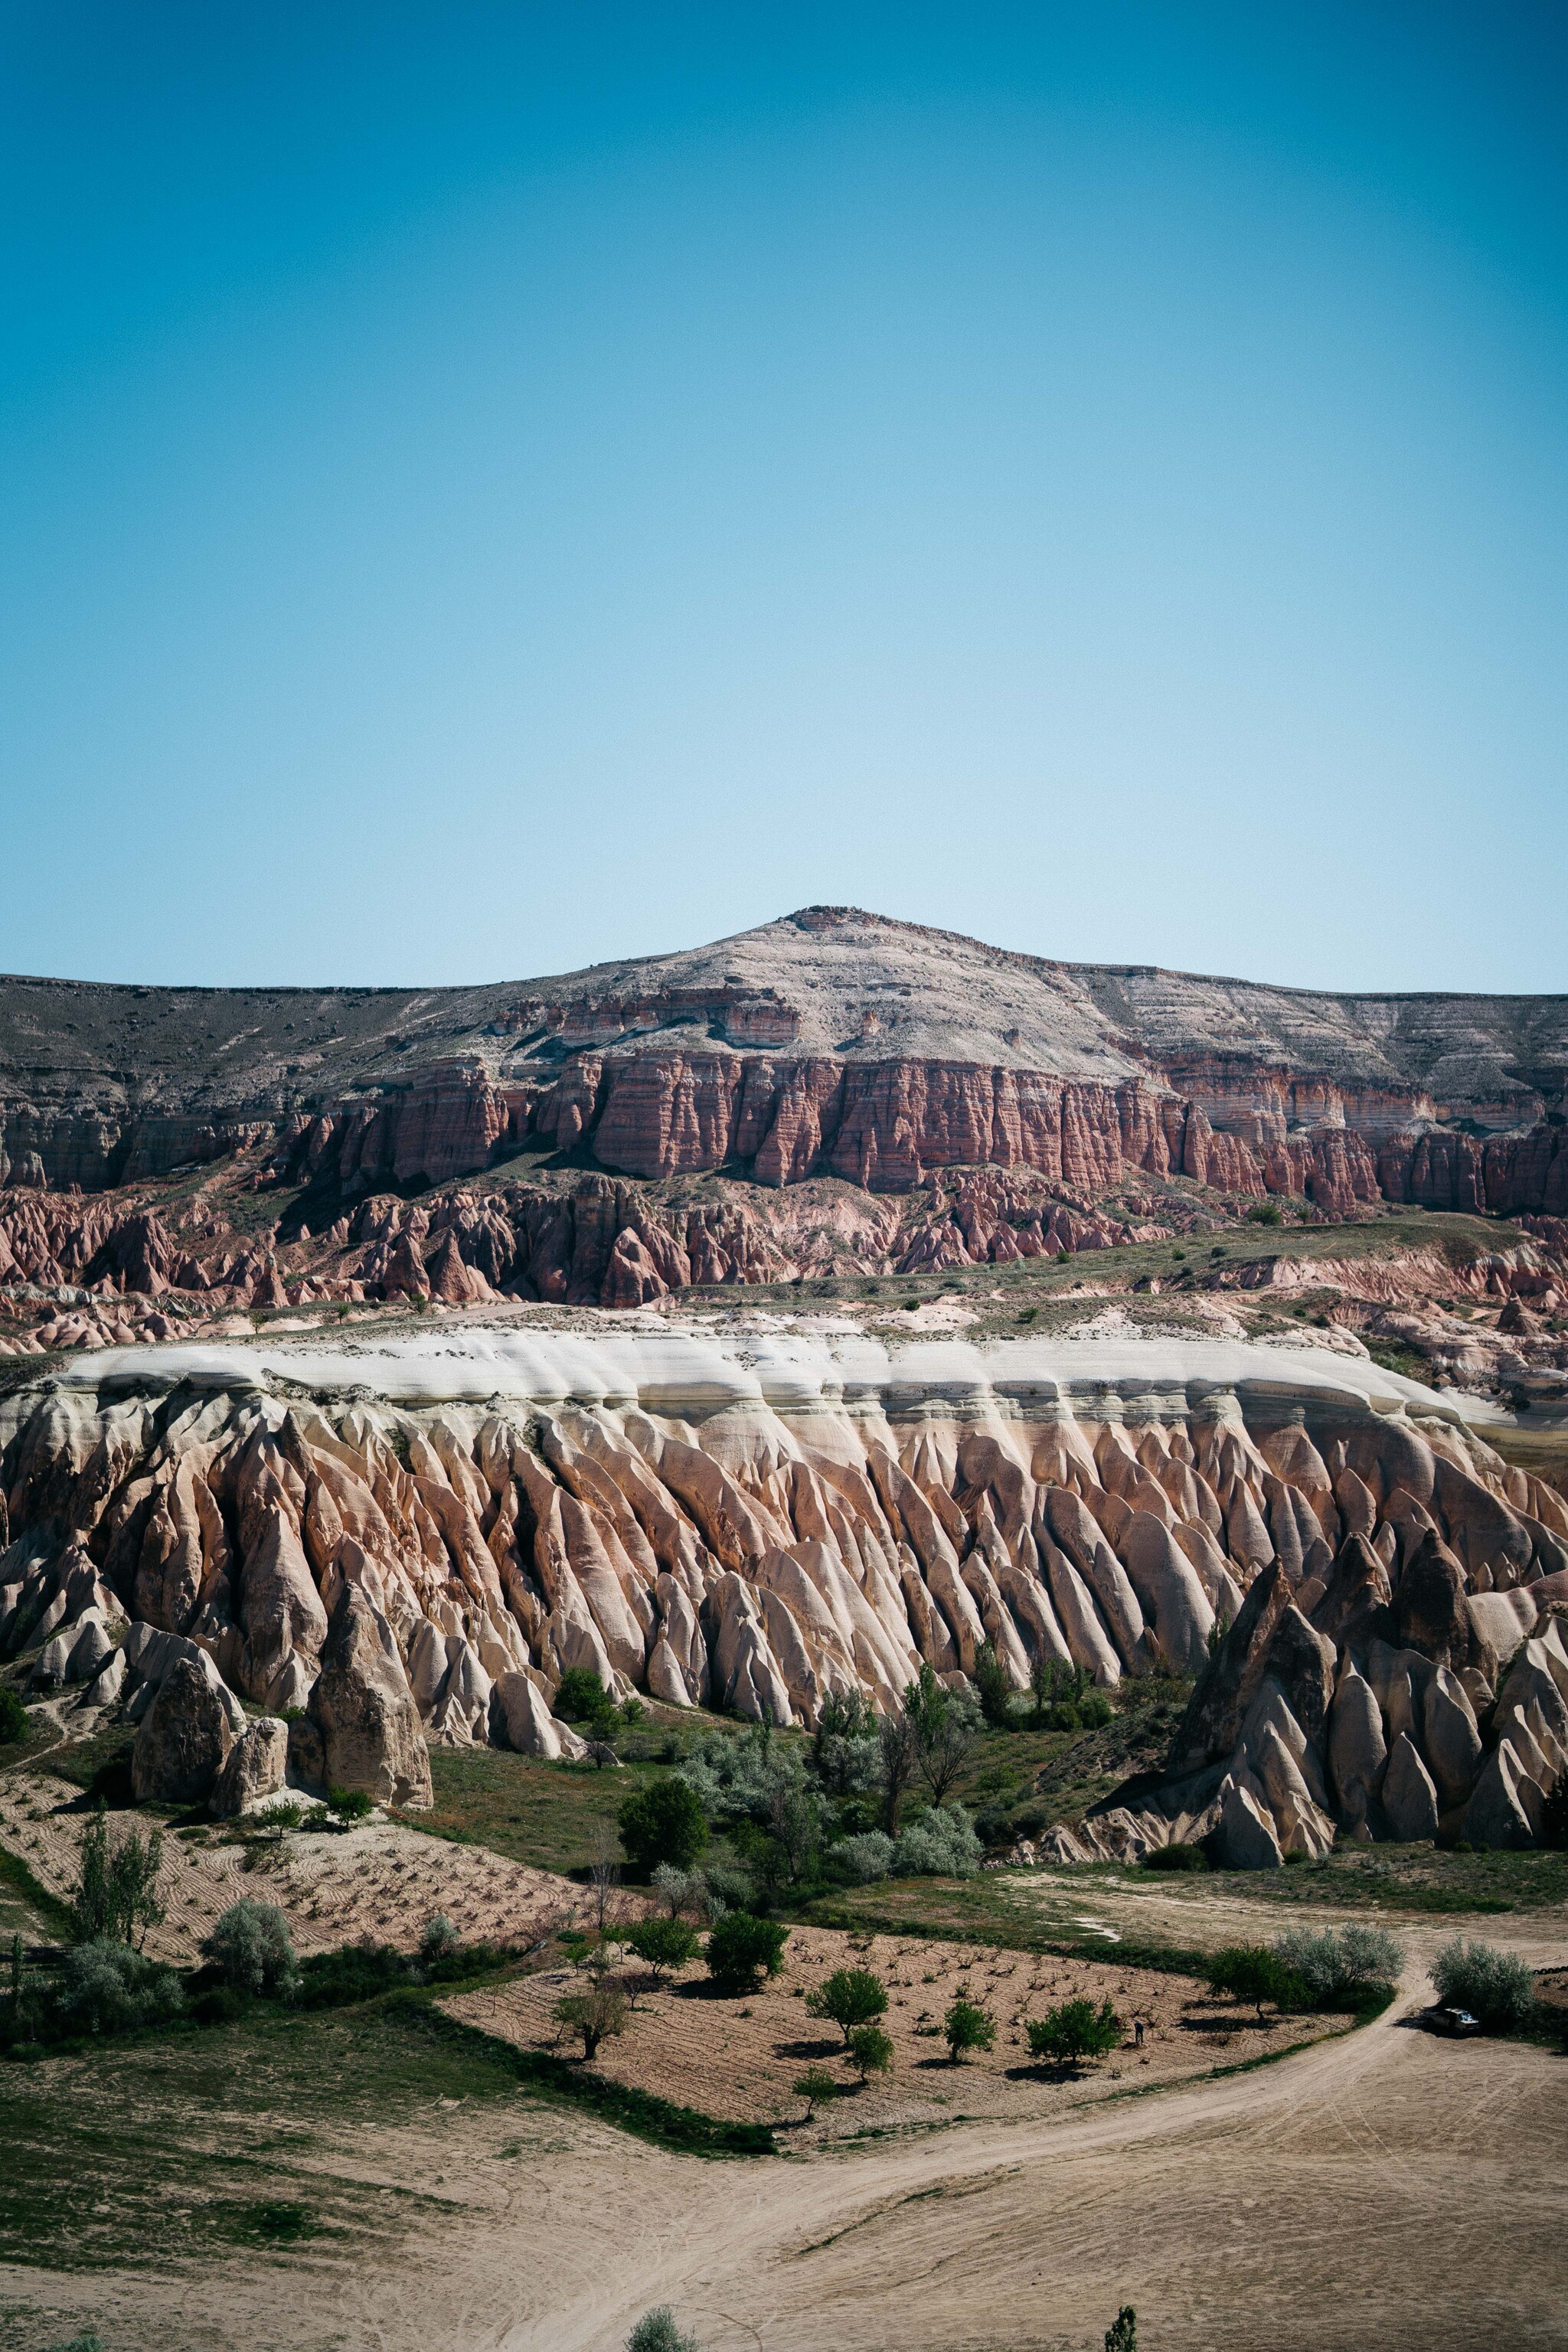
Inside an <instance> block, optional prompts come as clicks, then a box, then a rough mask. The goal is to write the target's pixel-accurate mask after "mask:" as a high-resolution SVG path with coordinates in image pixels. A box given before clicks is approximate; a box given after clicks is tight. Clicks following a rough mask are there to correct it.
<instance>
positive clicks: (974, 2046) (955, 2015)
mask: <svg viewBox="0 0 1568 2352" xmlns="http://www.w3.org/2000/svg"><path fill="white" fill-rule="evenodd" d="M942 2034H943V2036H944V2038H945V2040H946V2042H947V2054H948V2056H949V2057H950V2058H951V2059H952V2063H953V2064H954V2065H955V2066H956V2065H957V2064H958V2063H959V2062H960V2061H961V2060H962V2059H963V2058H964V2057H966V2056H967V2055H968V2053H969V2052H970V2051H971V2050H989V2049H990V2048H991V2046H992V2044H993V2043H994V2041H995V2039H996V2021H995V2020H994V2018H992V2017H989V2016H987V2014H986V2012H985V2011H984V2010H983V2009H981V2008H980V2007H979V2006H978V2004H977V2003H976V2002H974V2001H973V2000H963V1999H962V1998H960V1999H959V2000H955V2001H954V2002H953V2003H952V2007H951V2008H950V2009H949V2011H948V2012H947V2015H946V2016H945V2017H944V2018H943V2019H942Z"/></svg>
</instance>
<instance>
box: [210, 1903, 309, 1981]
mask: <svg viewBox="0 0 1568 2352" xmlns="http://www.w3.org/2000/svg"><path fill="white" fill-rule="evenodd" d="M202 1950H203V1951H204V1952H205V1955H206V1957H207V1958H208V1959H209V1960H211V1961H212V1962H213V1963H214V1965H215V1966H216V1968H217V1969H219V1970H220V1971H221V1973H222V1976H223V1980H224V1982H225V1984H226V1985H232V1986H233V1987H234V1989H235V1990H237V1991H238V1992H255V1993H261V1992H269V1993H281V1994H284V1995H287V1994H289V1993H290V1992H292V1991H293V1990H294V1988H295V1986H296V1985H297V1984H298V1983H299V1981H300V1970H299V1967H298V1964H297V1962H296V1960H295V1958H294V1944H293V1938H292V1937H290V1935H289V1922H288V1921H287V1919H285V1917H284V1916H283V1914H282V1912H281V1911H279V1908H278V1906H277V1904H276V1903H255V1902H252V1901H251V1899H250V1897H249V1896H248V1895H247V1896H246V1897H245V1898H244V1899H243V1900H242V1901H240V1902H238V1903H231V1904H230V1905H229V1906H228V1909H227V1910H226V1912H224V1914H223V1915H222V1916H221V1917H220V1918H219V1919H218V1920H217V1921H216V1923H215V1924H214V1927H213V1931H212V1933H211V1935H210V1936H208V1937H206V1939H205V1942H204V1943H203V1945H202Z"/></svg>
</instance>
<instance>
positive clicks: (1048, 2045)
mask: <svg viewBox="0 0 1568 2352" xmlns="http://www.w3.org/2000/svg"><path fill="white" fill-rule="evenodd" d="M1024 2030H1025V2032H1026V2034H1027V2035H1028V2037H1029V2050H1030V2053H1031V2055H1032V2056H1034V2057H1036V2058H1048V2059H1050V2060H1052V2061H1053V2062H1054V2063H1055V2064H1057V2065H1058V2066H1079V2065H1081V2064H1082V2063H1083V2061H1084V2060H1085V2059H1086V2058H1103V2057H1104V2056H1105V2054H1106V2053H1107V2051H1110V2050H1114V2049H1115V2048H1116V2046H1117V2044H1118V2043H1119V2042H1120V2041H1121V2034H1122V2024H1121V2019H1120V2018H1119V2017H1118V2016H1117V2014H1116V2011H1114V2010H1113V2009H1112V2007H1111V2006H1110V2002H1109V2001H1108V2000H1107V2001H1102V2002H1101V2003H1100V2007H1099V2009H1096V2007H1095V2005H1094V2003H1093V2001H1091V2000H1081V1999H1080V2000H1064V2001H1062V2002H1061V2003H1059V2005H1058V2007H1057V2008H1055V2009H1049V2010H1047V2011H1046V2014H1045V2015H1044V2017H1032V2018H1031V2019H1030V2020H1029V2021H1028V2023H1027V2025H1026V2027H1025V2029H1024Z"/></svg>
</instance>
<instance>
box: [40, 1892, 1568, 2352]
mask: <svg viewBox="0 0 1568 2352" xmlns="http://www.w3.org/2000/svg"><path fill="white" fill-rule="evenodd" d="M1468 1924H1470V1923H1468V1922H1465V1921H1462V1920H1461V1921H1445V1922H1444V1923H1443V1925H1442V1927H1441V1930H1440V1936H1439V1931H1437V1930H1435V1929H1434V1930H1430V1931H1427V1930H1423V1931H1421V1935H1420V1937H1418V1938H1417V1939H1416V1940H1417V1941H1418V1943H1419V1947H1420V1952H1421V1954H1422V1955H1425V1953H1426V1951H1427V1950H1429V1948H1430V1947H1431V1945H1432V1944H1433V1943H1434V1942H1435V1941H1436V1940H1438V1939H1440V1937H1447V1935H1448V1934H1449V1933H1450V1932H1452V1931H1453V1929H1454V1928H1455V1927H1466V1926H1468ZM1485 1927H1486V1932H1487V1933H1488V1934H1489V1935H1490V1936H1492V1937H1494V1938H1495V1939H1496V1940H1500V1941H1503V1942H1510V1943H1513V1944H1515V1945H1517V1946H1518V1948H1521V1949H1522V1950H1523V1951H1524V1952H1525V1954H1526V1957H1528V1958H1531V1960H1532V1961H1534V1962H1536V1963H1538V1964H1539V1963H1541V1962H1543V1961H1547V1960H1551V1961H1557V1962H1560V1961H1561V1960H1562V1958H1563V1936H1562V1929H1561V1923H1560V1922H1557V1921H1554V1922H1552V1926H1551V1928H1550V1930H1549V1931H1546V1932H1543V1931H1542V1928H1541V1927H1539V1925H1538V1926H1537V1927H1535V1928H1534V1929H1532V1931H1531V1932H1530V1933H1529V1934H1525V1933H1524V1932H1523V1931H1520V1930H1515V1929H1514V1928H1513V1927H1512V1925H1511V1923H1506V1922H1505V1923H1498V1922H1492V1921H1489V1922H1487V1923H1485ZM1426 1997H1427V1992H1426V1986H1425V1984H1424V1982H1423V1981H1422V1970H1421V1959H1420V1958H1415V1960H1414V1961H1413V1965H1412V1968H1411V1970H1410V1973H1409V1977H1408V1979H1407V1991H1406V1998H1405V2001H1404V2003H1403V2004H1402V2007H1401V2009H1400V2010H1397V2011H1394V2012H1392V2013H1391V2014H1390V2015H1389V2016H1388V2017H1386V2018H1385V2019H1384V2020H1382V2021H1379V2022H1377V2023H1376V2024H1374V2025H1373V2026H1371V2027H1370V2028H1367V2029H1365V2030H1364V2031H1363V2032H1357V2033H1354V2034H1351V2035H1348V2036H1343V2037H1340V2038H1336V2039H1333V2040H1330V2041H1327V2042H1321V2043H1318V2044H1317V2045H1315V2046H1314V2047H1312V2048H1310V2049H1308V2050H1304V2051H1301V2052H1300V2053H1296V2054H1294V2055H1292V2056H1290V2057H1289V2058H1287V2059H1285V2060H1284V2061H1282V2062H1281V2063H1279V2065H1277V2066H1273V2067H1269V2068H1268V2069H1266V2070H1264V2071H1263V2072H1261V2073H1259V2072H1253V2073H1249V2074H1237V2075H1229V2076H1226V2077H1225V2078H1223V2079H1220V2080H1204V2081H1200V2082H1196V2083H1191V2084H1182V2085H1177V2086H1176V2087H1174V2088H1172V2089H1170V2090H1166V2091H1163V2092H1162V2093H1159V2094H1157V2095H1151V2096H1147V2097H1135V2098H1119V2099H1116V2100H1112V2101H1103V2100H1102V2101H1100V2103H1098V2104H1092V2103H1091V2104H1090V2105H1087V2106H1085V2107H1080V2108H1079V2109H1077V2110H1075V2111H1071V2112H1067V2113H1060V2112H1058V2113H1056V2114H1053V2115H1050V2116H1046V2115H1041V2116H1037V2117H1035V2118H1031V2119H1029V2120H1026V2121H1019V2122H1003V2121H994V2120H990V2121H984V2122H978V2123H973V2124H962V2125H952V2124H950V2125H947V2126H944V2127H936V2128H932V2129H926V2130H921V2129H913V2130H910V2131H904V2132H899V2133H897V2134H896V2135H895V2136H894V2137H890V2138H889V2139H882V2140H877V2141H874V2142H872V2143H870V2144H869V2145H868V2144H865V2143H862V2144H860V2145H859V2146H858V2147H847V2146H845V2145H843V2144H839V2145H838V2146H837V2147H830V2148H826V2149H822V2150H819V2151H816V2152H814V2153H812V2154H810V2155H809V2156H807V2157H806V2158H805V2159H804V2160H794V2161H786V2162H783V2163H781V2162H777V2161H768V2160H758V2161H753V2162H745V2163H742V2162H731V2163H710V2162H703V2161H701V2160H699V2159H697V2158H680V2157H674V2156H670V2155H668V2154H665V2153H663V2152H661V2151H659V2150H658V2149H655V2148H651V2147H646V2146H644V2145H642V2144H641V2143H639V2142H637V2141H635V2140H632V2139H628V2138H626V2137H624V2136H623V2135H621V2134H618V2133H616V2132H615V2131H613V2130H610V2129H609V2128H607V2127H605V2126H600V2125H597V2124H595V2123H592V2122H589V2121H584V2120H578V2119H576V2118H574V2117H573V2116H568V2115H565V2114H563V2113H561V2112H559V2111H555V2112H552V2111H550V2110H547V2109H539V2108H537V2107H531V2106H528V2105H523V2104H522V2103H521V2102H520V2103H519V2105H518V2106H517V2107H516V2108H515V2109H507V2110H504V2111H503V2112H501V2113H500V2114H497V2113H495V2112H493V2111H486V2110H483V2109H480V2110H477V2111H470V2110H469V2109H468V2108H467V2107H466V2106H458V2107H456V2108H453V2107H445V2108H442V2109H440V2110H437V2109H434V2108H433V2109H432V2112H431V2113H430V2115H429V2116H428V2118H427V2119H425V2120H423V2121H421V2122H420V2123H419V2124H418V2125H416V2126H407V2127H403V2128H400V2129H398V2130H396V2131H394V2132H388V2133H386V2134H384V2135H381V2136H379V2137H378V2138H377V2140H376V2141H375V2142H374V2143H366V2142H364V2141H358V2140H356V2141H355V2142H354V2143H353V2145H352V2147H349V2146H344V2147H337V2146H336V2145H335V2144H334V2143H333V2141H332V2139H331V2135H330V2134H328V2135H323V2136H322V2138H321V2146H320V2154H319V2159H318V2160H319V2161H320V2162H321V2164H322V2165H323V2166H330V2165H331V2164H332V2163H334V2162H337V2163H340V2164H347V2163H350V2162H352V2163H353V2165H354V2167H355V2168H356V2177H357V2178H358V2179H361V2180H362V2181H363V2182H365V2183H367V2184H369V2185H371V2186H373V2187H374V2185H375V2184H377V2183H382V2184H384V2187H385V2190H386V2192H387V2193H388V2194H389V2195H392V2194H396V2195H398V2196H399V2197H401V2198H404V2199H405V2200H409V2201H410V2210H411V2211H413V2212H414V2213H415V2215H416V2218H415V2219H414V2220H413V2221H411V2222H410V2225H409V2229H408V2232H407V2234H406V2236H405V2238H404V2239H403V2240H402V2241H401V2242H398V2243H392V2242H386V2243H385V2244H384V2245H381V2246H378V2249H377V2253H376V2258H375V2260H374V2262H366V2261H365V2260H363V2258H362V2256H361V2253H360V2252H359V2250H358V2249H357V2248H355V2247H353V2246H346V2247H342V2248H337V2247H328V2248H326V2249H324V2250H321V2251H310V2252H299V2253H287V2252H273V2253H269V2254H260V2253H241V2252H237V2253H236V2254H235V2255H234V2256H232V2257H231V2258H228V2259H226V2260H222V2261H219V2262H216V2263H204V2264H203V2265H202V2266H201V2267H200V2268H196V2267H192V2266H186V2267H183V2268H177V2269H174V2270H172V2271H169V2272H167V2273H164V2274H163V2275H158V2274H156V2273H153V2274H149V2273H142V2272H140V2271H139V2272H134V2273H132V2272H125V2273H119V2274H117V2275H116V2276H114V2277H112V2278H109V2279H104V2278H94V2277H81V2276H73V2275H70V2274H68V2273H47V2272H38V2271H34V2270H26V2271H21V2270H12V2271H9V2272H7V2273H0V2303H3V2304H4V2305H5V2306H6V2307H7V2309H8V2311H9V2312H10V2314H11V2315H13V2319H12V2324H10V2325H9V2326H8V2327H7V2330H6V2334H5V2338H4V2340H5V2341H7V2342H8V2343H12V2344H16V2346H17V2347H22V2346H24V2345H25V2346H33V2345H36V2344H37V2343H38V2342H42V2341H45V2340H53V2338H54V2337H58V2336H64V2335H66V2334H67V2333H68V2332H69V2329H70V2328H71V2327H73V2326H81V2325H86V2324H89V2323H90V2324H92V2325H93V2326H96V2327H97V2328H98V2329H99V2331H100V2334H101V2335H102V2336H103V2340H104V2342H105V2344H106V2346H107V2347H108V2352H121V2347H124V2352H130V2347H132V2346H135V2347H138V2352H144V2347H145V2352H175V2347H178V2352H230V2347H235V2352H237V2347H241V2346H243V2347H246V2352H274V2347H278V2352H284V2347H287V2352H327V2347H332V2352H373V2347H374V2352H429V2347H440V2352H618V2347H620V2346H622V2345H623V2344H624V2342H625V2340H626V2334H627V2331H628V2329H629V2327H630V2326H631V2324H632V2321H633V2320H634V2318H635V2317H636V2316H637V2315H638V2314H639V2313H640V2312H642V2311H644V2310H646V2309H647V2307H648V2306H649V2305H652V2304H655V2303H663V2302H668V2303H670V2304H672V2305H674V2306H675V2309H676V2312H677V2315H678V2317H679V2320H680V2322H681V2324H682V2325H683V2326H686V2327H688V2328H690V2329H691V2330H693V2331H694V2332H695V2333H696V2335H697V2336H698V2337H699V2339H700V2342H701V2344H702V2345H703V2347H705V2352H742V2347H748V2348H749V2352H755V2347H763V2352H805V2347H809V2352H891V2347H900V2352H1068V2347H1070V2352H1090V2347H1094V2352H1098V2347H1099V2345H1100V2340H1101V2337H1102V2336H1103V2333H1104V2330H1105V2328H1106V2326H1108V2325H1109V2322H1110V2318H1111V2317H1112V2316H1113V2315H1114V2314H1115V2311H1116V2309H1117V2307H1118V2306H1119V2305H1121V2303H1123V2302H1131V2303H1132V2304H1134V2305H1136V2307H1137V2310H1138V2315H1139V2333H1140V2336H1141V2337H1142V2339H1143V2340H1144V2341H1145V2342H1147V2343H1148V2344H1149V2345H1151V2346H1152V2347H1156V2348H1157V2352H1204V2347H1212V2352H1258V2347H1259V2346H1260V2345H1262V2344H1267V2345H1268V2347H1271V2352H1365V2347H1368V2346H1369V2345H1373V2344H1376V2345H1383V2346H1387V2347H1391V2352H1475V2347H1478V2346H1480V2345H1490V2344H1508V2345H1510V2346H1519V2347H1550V2346H1560V2345H1563V2343H1564V2342H1568V2253H1565V2252H1564V2247H1565V2244H1568V2239H1565V2234H1564V2222H1565V2221H1568V2176H1565V2175H1564V2171H1563V2164H1562V2161H1561V2158H1562V2130H1561V2116H1562V2098H1563V2091H1562V2069H1563V2064H1564V2063H1568V2062H1564V2061H1563V2060H1562V2059H1561V2058H1558V2057H1555V2056H1553V2055H1552V2054H1550V2053H1546V2052H1544V2051H1542V2050H1541V2049H1540V2048H1538V2047H1536V2046H1533V2045H1530V2044H1521V2043H1504V2042H1490V2041H1481V2042H1467V2043H1461V2044H1452V2043H1447V2042H1437V2041H1434V2040H1432V2039H1431V2038H1429V2037H1428V2036H1426V2034H1424V2033H1421V2032H1415V2031H1412V2030H1411V2028H1410V2024H1409V2011H1410V2008H1411V2007H1412V2006H1413V2005H1414V2004H1415V2003H1416V2002H1418V2001H1419V2000H1424V1999H1425V1998H1426ZM24 2314H26V2315H27V2316H26V2322H25V2324H24V2321H23V2315H24Z"/></svg>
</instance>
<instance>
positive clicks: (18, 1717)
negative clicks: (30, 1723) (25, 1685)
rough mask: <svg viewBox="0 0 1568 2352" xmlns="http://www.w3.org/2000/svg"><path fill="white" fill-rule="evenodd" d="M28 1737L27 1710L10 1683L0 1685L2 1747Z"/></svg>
mask: <svg viewBox="0 0 1568 2352" xmlns="http://www.w3.org/2000/svg"><path fill="white" fill-rule="evenodd" d="M26 1735H27V1710H26V1707H25V1706H23V1705H22V1702H21V1700H20V1699H19V1698H18V1697H17V1696H16V1692H15V1691H14V1690H13V1689H12V1688H11V1685H10V1684H9V1683H0V1747H5V1746H6V1745H7V1744H8V1743H9V1742H10V1741H11V1740H13V1739H25V1738H26Z"/></svg>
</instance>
